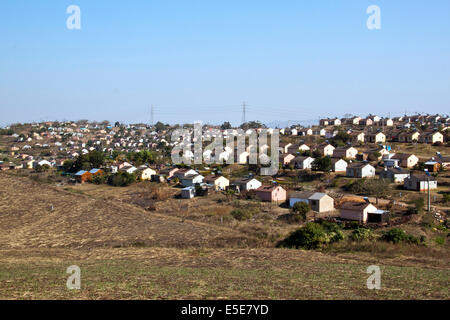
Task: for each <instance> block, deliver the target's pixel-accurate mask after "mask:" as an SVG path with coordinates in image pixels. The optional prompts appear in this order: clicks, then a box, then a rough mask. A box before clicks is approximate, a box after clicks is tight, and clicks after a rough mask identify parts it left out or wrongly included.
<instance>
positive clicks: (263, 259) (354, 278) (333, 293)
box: [0, 248, 450, 299]
mask: <svg viewBox="0 0 450 320" xmlns="http://www.w3.org/2000/svg"><path fill="white" fill-rule="evenodd" d="M397 263H403V262H402V261H397ZM73 264H75V265H78V266H80V268H81V276H82V278H81V290H80V291H70V290H67V289H66V280H67V277H68V275H67V274H66V273H65V271H66V268H67V267H68V266H69V265H73ZM371 264H379V265H380V267H381V270H382V289H381V290H378V291H372V290H368V289H367V287H366V279H367V277H368V274H367V273H366V269H367V267H368V266H369V265H371ZM423 265H424V264H423V263H421V262H415V263H414V264H413V265H412V266H396V264H395V261H394V263H392V262H391V263H390V264H389V265H387V264H384V263H380V261H377V259H376V258H373V257H370V256H366V257H365V259H363V260H354V259H353V258H352V257H347V258H341V257H332V256H328V255H323V254H320V253H317V252H305V251H298V250H282V249H246V250H236V249H220V250H212V249H192V250H186V249H185V250H183V249H164V248H146V249H136V248H135V249H129V248H128V249H94V250H89V251H85V250H70V249H68V250H61V249H55V250H49V249H42V250H31V251H30V250H20V251H0V283H1V291H0V292H1V294H0V298H7V299H9V298H18V299H42V298H45V299H448V298H449V291H448V279H449V276H450V272H449V270H448V268H447V269H440V268H424V267H423Z"/></svg>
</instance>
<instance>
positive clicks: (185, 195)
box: [181, 187, 195, 199]
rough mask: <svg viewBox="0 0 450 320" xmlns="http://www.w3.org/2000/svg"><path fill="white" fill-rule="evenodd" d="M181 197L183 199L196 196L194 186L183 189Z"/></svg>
mask: <svg viewBox="0 0 450 320" xmlns="http://www.w3.org/2000/svg"><path fill="white" fill-rule="evenodd" d="M181 197H182V198H183V199H192V198H194V197H195V188H194V187H186V188H183V189H181Z"/></svg>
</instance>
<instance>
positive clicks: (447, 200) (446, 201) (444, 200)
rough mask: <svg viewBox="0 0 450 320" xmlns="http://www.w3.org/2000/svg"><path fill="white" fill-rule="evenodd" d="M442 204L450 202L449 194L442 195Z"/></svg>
mask: <svg viewBox="0 0 450 320" xmlns="http://www.w3.org/2000/svg"><path fill="white" fill-rule="evenodd" d="M442 202H444V203H449V202H450V193H444V194H443V195H442Z"/></svg>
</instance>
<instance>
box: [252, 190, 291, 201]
mask: <svg viewBox="0 0 450 320" xmlns="http://www.w3.org/2000/svg"><path fill="white" fill-rule="evenodd" d="M255 193H256V196H257V197H258V198H259V199H260V200H261V201H268V202H283V201H286V190H284V189H283V188H282V187H280V186H262V187H259V188H258V189H256V190H255Z"/></svg>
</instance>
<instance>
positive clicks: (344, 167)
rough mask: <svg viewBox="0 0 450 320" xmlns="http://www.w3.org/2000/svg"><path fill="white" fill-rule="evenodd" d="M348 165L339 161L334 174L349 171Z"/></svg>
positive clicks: (335, 165)
mask: <svg viewBox="0 0 450 320" xmlns="http://www.w3.org/2000/svg"><path fill="white" fill-rule="evenodd" d="M347 165H348V164H347V162H345V161H337V162H336V163H335V164H334V168H333V170H334V172H345V171H346V170H347Z"/></svg>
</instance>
